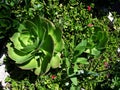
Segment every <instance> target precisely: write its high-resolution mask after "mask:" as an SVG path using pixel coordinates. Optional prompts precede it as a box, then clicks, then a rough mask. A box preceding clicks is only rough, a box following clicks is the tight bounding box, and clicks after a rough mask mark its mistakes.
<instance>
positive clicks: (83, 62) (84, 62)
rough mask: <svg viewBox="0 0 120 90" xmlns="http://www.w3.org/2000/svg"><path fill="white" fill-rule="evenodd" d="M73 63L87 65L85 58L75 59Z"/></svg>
mask: <svg viewBox="0 0 120 90" xmlns="http://www.w3.org/2000/svg"><path fill="white" fill-rule="evenodd" d="M75 63H81V64H89V62H88V61H87V59H86V58H83V57H80V58H77V59H76V62H75Z"/></svg>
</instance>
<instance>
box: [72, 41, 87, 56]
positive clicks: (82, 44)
mask: <svg viewBox="0 0 120 90" xmlns="http://www.w3.org/2000/svg"><path fill="white" fill-rule="evenodd" d="M86 46H87V40H82V42H80V43H79V44H78V45H77V46H76V47H75V53H74V54H75V55H74V56H75V57H77V56H79V55H81V54H82V53H83V52H84V51H85V49H86Z"/></svg>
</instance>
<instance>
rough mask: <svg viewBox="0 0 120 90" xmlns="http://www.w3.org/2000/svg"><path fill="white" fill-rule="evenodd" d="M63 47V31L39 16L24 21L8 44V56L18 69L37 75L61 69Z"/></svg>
mask: <svg viewBox="0 0 120 90" xmlns="http://www.w3.org/2000/svg"><path fill="white" fill-rule="evenodd" d="M63 47H64V45H63V40H62V31H61V30H60V29H59V28H58V27H55V25H54V24H53V23H52V22H51V21H49V20H48V19H46V18H42V17H39V16H37V17H35V18H33V19H31V20H25V21H23V23H22V24H20V26H19V28H18V32H16V33H14V35H13V36H12V37H11V38H10V42H9V43H8V44H7V48H8V56H9V57H10V58H11V59H12V60H14V61H15V63H16V64H17V65H18V67H20V68H21V69H26V70H32V71H34V73H35V74H36V75H40V74H44V73H46V72H48V71H49V69H50V68H51V67H52V68H57V67H59V65H60V61H61V58H60V52H61V50H62V49H63Z"/></svg>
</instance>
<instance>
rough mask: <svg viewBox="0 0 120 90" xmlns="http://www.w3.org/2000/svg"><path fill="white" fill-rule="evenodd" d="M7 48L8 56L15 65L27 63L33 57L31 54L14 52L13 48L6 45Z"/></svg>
mask: <svg viewBox="0 0 120 90" xmlns="http://www.w3.org/2000/svg"><path fill="white" fill-rule="evenodd" d="M7 47H8V56H9V57H10V58H11V59H12V60H14V61H15V62H16V63H17V64H22V63H24V62H26V61H29V60H30V59H32V58H33V55H32V54H31V53H29V54H24V53H22V52H21V51H19V50H16V49H15V48H13V47H11V44H10V43H8V44H7Z"/></svg>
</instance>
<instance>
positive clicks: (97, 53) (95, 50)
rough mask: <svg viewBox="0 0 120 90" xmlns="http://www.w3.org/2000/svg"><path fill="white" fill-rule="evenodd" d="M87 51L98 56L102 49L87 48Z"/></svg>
mask: <svg viewBox="0 0 120 90" xmlns="http://www.w3.org/2000/svg"><path fill="white" fill-rule="evenodd" d="M85 52H86V53H90V54H91V55H94V56H98V55H99V54H100V51H99V50H97V49H96V48H92V49H87V50H86V51H85Z"/></svg>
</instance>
